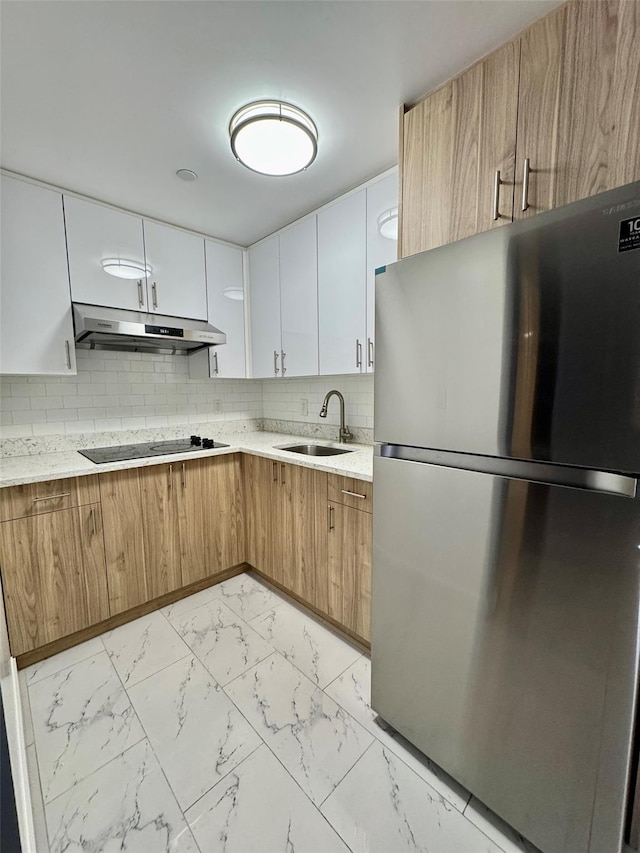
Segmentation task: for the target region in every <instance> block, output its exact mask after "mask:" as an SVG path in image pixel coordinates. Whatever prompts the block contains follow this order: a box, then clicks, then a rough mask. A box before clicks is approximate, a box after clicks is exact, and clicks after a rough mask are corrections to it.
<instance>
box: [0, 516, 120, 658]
mask: <svg viewBox="0 0 640 853" xmlns="http://www.w3.org/2000/svg"><path fill="white" fill-rule="evenodd" d="M0 566H1V567H2V583H3V590H4V599H5V606H6V611H7V622H8V626H9V640H10V645H11V654H12V655H14V656H16V655H20V654H23V653H25V652H28V651H31V650H32V649H35V648H38V647H39V646H43V645H45V644H46V643H50V642H52V641H53V640H58V639H60V638H61V637H65V636H67V635H69V634H73V633H74V632H75V631H80V630H81V629H82V628H87V627H89V626H90V625H93V624H95V623H97V622H101V621H102V620H103V619H106V618H108V616H109V596H108V593H107V576H106V572H105V562H104V548H103V538H102V514H101V509H100V504H99V503H92V504H86V505H84V506H76V507H72V508H70V509H62V510H59V511H57V512H47V513H40V514H38V515H33V516H30V517H27V518H19V519H14V520H13V521H4V522H2V524H0Z"/></svg>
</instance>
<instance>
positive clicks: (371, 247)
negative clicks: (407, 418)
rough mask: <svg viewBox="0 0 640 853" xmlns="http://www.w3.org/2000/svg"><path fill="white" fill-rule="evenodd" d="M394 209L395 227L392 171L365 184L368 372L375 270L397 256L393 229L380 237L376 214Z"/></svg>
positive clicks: (395, 196)
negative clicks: (390, 235)
mask: <svg viewBox="0 0 640 853" xmlns="http://www.w3.org/2000/svg"><path fill="white" fill-rule="evenodd" d="M392 211H394V212H395V214H396V217H395V220H394V222H395V226H396V229H397V223H398V219H397V214H398V173H397V172H393V173H392V174H391V175H387V177H386V178H383V179H382V180H381V181H377V182H376V183H375V184H371V186H369V187H367V346H366V351H365V365H366V369H367V373H372V372H373V368H374V362H375V343H374V334H375V329H374V327H375V278H376V274H375V271H376V270H377V269H378V267H383V266H386V264H392V263H393V262H394V261H396V260H397V259H398V238H397V233H398V232H397V230H396V237H395V239H390V238H389V237H383V235H382V234H381V233H380V227H379V220H380V217H384V216H385V215H389V214H391V212H392Z"/></svg>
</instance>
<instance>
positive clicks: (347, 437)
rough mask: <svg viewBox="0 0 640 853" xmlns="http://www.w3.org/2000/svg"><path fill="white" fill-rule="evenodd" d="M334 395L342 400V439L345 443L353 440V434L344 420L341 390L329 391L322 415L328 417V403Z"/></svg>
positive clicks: (341, 401)
mask: <svg viewBox="0 0 640 853" xmlns="http://www.w3.org/2000/svg"><path fill="white" fill-rule="evenodd" d="M334 396H335V397H337V398H338V400H339V401H340V441H341V442H342V443H343V444H344V443H345V442H347V441H351V439H352V438H353V435H352V434H351V430H350V429H349V427H348V426H347V425H346V424H345V422H344V397H343V396H342V394H341V393H340V392H339V391H335V390H334V391H329V393H328V394H327V396H326V397H325V398H324V402H323V404H322V408H321V409H320V417H321V418H326V417H327V405H328V403H329V400H330V399H331V398H332V397H334Z"/></svg>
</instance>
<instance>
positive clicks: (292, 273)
mask: <svg viewBox="0 0 640 853" xmlns="http://www.w3.org/2000/svg"><path fill="white" fill-rule="evenodd" d="M280 319H281V326H282V375H283V376H317V375H318V243H317V239H316V217H315V216H311V217H309V218H308V219H305V220H304V221H303V222H300V223H299V224H298V225H295V226H294V227H293V228H289V229H288V230H287V231H284V232H283V233H282V234H280Z"/></svg>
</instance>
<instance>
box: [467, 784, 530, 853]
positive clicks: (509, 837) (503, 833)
mask: <svg viewBox="0 0 640 853" xmlns="http://www.w3.org/2000/svg"><path fill="white" fill-rule="evenodd" d="M464 816H465V817H466V818H467V820H469V821H471V823H472V824H474V826H477V827H478V829H481V830H482V832H484V834H485V835H487V836H488V837H489V838H491V839H492V840H493V841H495V842H496V844H498V845H499V847H500V848H501V849H502V850H503V851H504V853H541V851H540V850H538V848H537V847H535V846H534V845H533V844H531V842H530V841H527V839H526V838H524V837H523V836H522V835H520V833H519V832H516V831H515V829H513V828H512V827H510V826H509V824H508V823H505V821H503V820H502V819H501V818H499V817H498V815H497V814H494V813H493V812H492V811H491V809H488V808H487V807H486V806H485V805H484V803H481V802H480V800H477V799H476V798H475V797H471V799H470V801H469V805H468V806H467V808H466V809H465V812H464Z"/></svg>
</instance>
